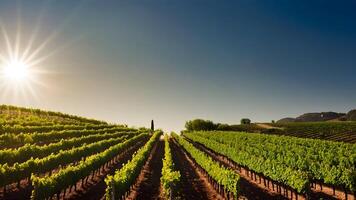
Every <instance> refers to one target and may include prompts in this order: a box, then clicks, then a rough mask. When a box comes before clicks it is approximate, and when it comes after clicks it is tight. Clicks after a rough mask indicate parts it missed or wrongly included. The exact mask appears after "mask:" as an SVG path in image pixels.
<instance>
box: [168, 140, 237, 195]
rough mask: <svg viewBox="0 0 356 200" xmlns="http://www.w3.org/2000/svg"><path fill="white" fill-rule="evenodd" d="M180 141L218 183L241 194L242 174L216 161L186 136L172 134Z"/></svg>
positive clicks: (235, 193) (234, 192)
mask: <svg viewBox="0 0 356 200" xmlns="http://www.w3.org/2000/svg"><path fill="white" fill-rule="evenodd" d="M172 135H173V137H174V138H175V139H176V140H177V141H178V143H179V144H180V145H181V146H182V147H183V148H184V149H185V150H186V151H187V152H188V153H189V154H190V155H191V156H192V158H193V159H194V160H195V161H196V163H198V165H200V166H201V167H202V168H203V169H204V170H205V171H206V172H207V173H208V174H209V175H210V176H211V177H212V178H213V179H214V180H215V181H216V182H217V183H218V184H220V185H222V186H224V188H225V189H226V190H227V191H229V192H232V193H233V194H234V195H235V196H236V197H237V196H238V195H239V187H238V184H239V182H240V176H239V175H238V174H237V173H235V172H234V171H232V170H230V169H227V168H225V167H223V166H221V165H220V164H219V163H218V162H216V161H214V160H213V159H212V158H211V157H210V156H208V155H207V154H205V153H204V152H202V151H200V150H199V149H197V148H195V147H194V146H193V145H192V144H191V143H189V142H188V141H187V140H185V139H184V138H182V137H180V136H178V135H177V134H172Z"/></svg>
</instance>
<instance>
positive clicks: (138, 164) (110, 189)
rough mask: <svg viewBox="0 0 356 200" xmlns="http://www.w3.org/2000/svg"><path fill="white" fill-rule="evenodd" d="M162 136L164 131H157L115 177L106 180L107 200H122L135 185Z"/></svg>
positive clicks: (108, 177)
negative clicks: (154, 146)
mask: <svg viewBox="0 0 356 200" xmlns="http://www.w3.org/2000/svg"><path fill="white" fill-rule="evenodd" d="M161 135H162V131H156V132H155V133H154V134H153V135H152V137H151V138H150V140H149V141H148V142H147V143H146V144H145V146H143V147H142V148H140V149H139V150H138V151H137V152H136V153H135V154H134V155H133V157H132V159H131V160H130V161H129V162H128V163H126V164H125V165H124V166H123V167H122V168H121V169H119V170H117V171H116V172H115V175H113V176H107V177H106V178H105V183H106V195H105V196H106V199H108V200H109V199H110V200H116V199H120V198H121V196H122V195H124V194H125V193H126V192H127V191H129V189H130V187H131V185H133V184H134V183H135V180H136V178H137V177H138V175H139V174H140V171H141V168H142V167H143V165H144V164H145V162H146V160H147V158H148V156H149V154H150V152H151V150H152V148H153V145H154V144H155V142H156V141H157V140H158V139H159V137H160V136H161Z"/></svg>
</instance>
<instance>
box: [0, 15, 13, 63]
mask: <svg viewBox="0 0 356 200" xmlns="http://www.w3.org/2000/svg"><path fill="white" fill-rule="evenodd" d="M0 28H1V32H2V34H3V37H4V40H5V43H6V48H7V54H8V56H9V57H10V60H13V59H14V56H13V50H12V45H11V41H10V38H9V35H8V34H7V31H6V28H5V24H4V22H2V21H1V19H0Z"/></svg>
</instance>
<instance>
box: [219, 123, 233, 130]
mask: <svg viewBox="0 0 356 200" xmlns="http://www.w3.org/2000/svg"><path fill="white" fill-rule="evenodd" d="M216 129H217V130H219V131H230V130H231V127H230V125H228V124H220V123H219V124H217V128H216Z"/></svg>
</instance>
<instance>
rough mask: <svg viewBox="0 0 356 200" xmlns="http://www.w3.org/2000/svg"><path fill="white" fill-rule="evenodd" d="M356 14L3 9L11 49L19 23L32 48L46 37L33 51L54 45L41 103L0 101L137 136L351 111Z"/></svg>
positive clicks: (164, 4)
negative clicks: (152, 129)
mask: <svg viewBox="0 0 356 200" xmlns="http://www.w3.org/2000/svg"><path fill="white" fill-rule="evenodd" d="M355 10H356V3H355V1H342V2H338V1H304V0H302V1H282V0H281V1H250V0H244V1H229V0H228V1H217V0H207V1H205V0H204V1H203V0H193V1H181V0H176V1H174V0H157V1H154V0H141V1H135V0H134V1H128V0H122V1H117V0H104V1H94V0H92V1H70V0H60V1H31V2H29V1H10V0H8V1H4V0H1V1H0V19H1V21H2V24H4V26H5V27H6V30H7V32H8V34H9V36H10V38H12V41H14V40H15V37H16V33H17V32H19V31H18V30H19V29H18V27H19V26H18V24H19V23H18V22H21V23H20V24H21V26H20V27H21V29H20V32H21V47H22V46H26V44H27V42H28V41H29V39H30V38H31V35H33V33H34V32H36V27H39V28H38V29H37V30H38V31H37V35H36V39H35V41H34V45H33V49H36V47H38V46H40V45H41V43H42V42H44V41H46V40H47V39H48V38H50V39H49V40H48V43H46V45H45V47H44V48H43V49H42V50H41V51H40V52H39V55H40V56H46V55H49V56H48V57H47V58H46V59H44V60H43V61H42V62H41V63H38V64H37V66H36V67H38V68H40V69H43V70H45V71H47V72H48V73H43V74H40V75H38V81H39V82H41V85H39V84H33V85H32V86H31V87H32V88H33V91H34V94H30V92H28V91H24V92H23V94H19V95H17V96H15V93H16V91H12V93H11V92H10V93H8V95H0V103H1V104H14V105H19V106H30V107H36V108H42V109H49V110H55V111H61V112H66V113H71V114H77V115H81V116H87V117H92V118H97V119H102V120H107V121H109V122H115V123H125V124H128V125H129V126H146V127H148V126H149V125H150V120H151V119H154V120H155V123H156V127H161V128H163V129H164V130H166V131H171V130H175V131H178V130H181V129H182V128H183V127H184V122H185V121H186V120H189V119H193V118H204V119H210V120H213V121H216V122H226V123H235V124H236V123H239V121H240V119H241V118H242V117H248V118H251V119H252V121H263V122H270V121H271V120H272V119H275V120H277V119H280V118H282V117H287V116H291V117H295V116H297V115H300V114H302V113H305V112H317V111H336V112H347V111H348V110H350V109H352V108H356V101H355V100H356V92H355V88H356V56H355V52H356V20H355V19H356V12H355ZM0 45H1V46H0V48H2V49H0V52H6V49H4V48H5V47H4V41H3V39H2V38H1V40H0ZM22 48H24V47H22ZM53 51H54V52H53ZM52 52H53V53H52ZM10 94H11V95H10Z"/></svg>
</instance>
